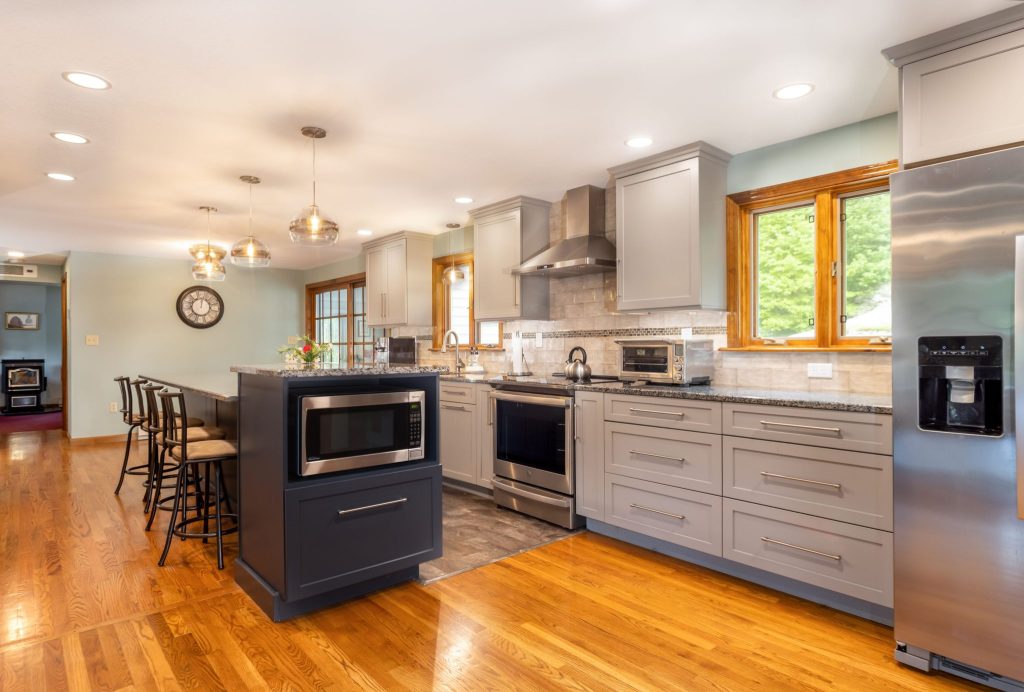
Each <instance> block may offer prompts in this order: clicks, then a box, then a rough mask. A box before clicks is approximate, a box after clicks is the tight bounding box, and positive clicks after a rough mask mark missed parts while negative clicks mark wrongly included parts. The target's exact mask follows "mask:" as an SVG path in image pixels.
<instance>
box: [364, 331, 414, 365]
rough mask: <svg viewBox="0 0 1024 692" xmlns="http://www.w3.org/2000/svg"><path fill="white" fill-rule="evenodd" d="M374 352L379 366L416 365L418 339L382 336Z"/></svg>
mask: <svg viewBox="0 0 1024 692" xmlns="http://www.w3.org/2000/svg"><path fill="white" fill-rule="evenodd" d="M373 350H374V351H375V352H376V362H377V364H378V365H416V364H417V363H416V337H414V336H382V337H380V338H379V339H377V344H376V346H374V348H373Z"/></svg>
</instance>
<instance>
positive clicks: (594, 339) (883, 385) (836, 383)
mask: <svg viewBox="0 0 1024 692" xmlns="http://www.w3.org/2000/svg"><path fill="white" fill-rule="evenodd" d="M608 192H609V193H610V194H607V195H606V214H605V216H606V229H607V230H606V234H605V235H606V236H607V237H608V239H609V240H611V241H612V242H615V230H614V229H615V206H614V205H615V195H614V188H610V189H609V191H608ZM563 228H564V218H563V215H562V205H561V203H558V202H556V203H554V204H552V207H551V238H552V240H556V239H558V238H561V237H562V229H563ZM550 281H551V313H550V314H551V319H550V320H545V321H536V320H521V321H511V322H506V323H505V332H506V335H508V334H511V333H514V332H516V331H519V332H521V333H522V335H523V341H524V347H523V352H524V355H525V357H526V360H527V364H528V365H529V367H530V370H532V371H533V372H534V373H535V374H538V375H541V374H544V375H549V374H551V373H553V372H556V371H557V372H561V370H562V367H563V365H564V363H565V359H566V356H567V355H568V353H569V350H570V349H571V348H573V347H574V346H582V347H583V348H584V349H585V350H586V352H587V363H588V364H589V365H590V367H591V369H592V370H593V372H594V373H595V374H601V375H605V374H608V375H614V374H616V373H617V372H618V357H619V348H618V345H617V344H616V343H615V339H616V338H622V337H624V336H626V337H629V336H666V337H675V338H678V337H679V336H680V335H681V331H680V330H682V329H683V328H691V329H692V330H693V333H694V335H701V336H705V335H706V336H711V337H712V338H713V339H714V341H715V347H716V348H720V347H723V346H725V345H726V313H725V312H724V311H712V310H658V311H652V312H650V313H644V314H632V313H630V314H626V313H619V312H618V311H617V310H616V305H615V303H616V301H615V291H616V287H615V273H614V272H605V273H602V274H585V275H582V276H574V277H565V278H552V279H550ZM394 333H395V335H396V336H417V337H420V343H419V347H418V348H419V354H418V355H419V360H420V362H421V363H425V364H434V363H440V364H450V363H451V360H452V354H451V353H438V352H434V351H431V350H430V346H431V329H430V327H426V328H419V329H416V328H396V329H395V330H394ZM537 334H540V335H541V341H540V344H539V345H538V342H537V340H536V338H535V335H537ZM511 355H512V353H511V348H509V347H508V341H507V338H506V350H505V351H482V352H481V354H480V363H481V364H482V365H483V366H484V368H486V370H487V372H488V373H501V372H507V371H509V370H511ZM463 360H465V357H464V358H463ZM809 363H828V364H830V365H831V366H832V377H831V378H823V379H818V378H809V377H807V365H808V364H809ZM891 363H892V359H891V356H890V355H889V354H888V353H835V352H819V353H813V352H812V353H793V352H778V353H764V352H758V353H744V352H736V351H716V353H715V375H714V383H715V384H719V385H727V386H738V387H756V388H760V389H763V388H770V389H785V390H803V391H840V392H851V393H858V394H888V393H890V391H891V386H892V385H891V379H892V366H891Z"/></svg>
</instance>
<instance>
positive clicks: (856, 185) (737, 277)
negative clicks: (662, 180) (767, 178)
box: [725, 160, 898, 351]
mask: <svg viewBox="0 0 1024 692" xmlns="http://www.w3.org/2000/svg"><path fill="white" fill-rule="evenodd" d="M897 168H898V162H897V161H895V160H892V161H886V162H884V163H878V164H872V165H869V166H861V167H858V168H851V169H848V170H844V171H839V172H836V173H829V174H826V175H820V176H815V177H813V178H805V179H803V180H796V181H793V182H789V183H782V184H780V185H772V186H768V187H763V188H759V189H757V190H750V191H748V192H740V193H735V194H732V195H729V196H727V197H726V203H725V204H726V255H727V271H726V282H727V298H728V310H729V313H728V334H729V341H728V344H729V345H728V347H727V348H726V349H725V350H732V351H891V350H892V345H891V344H889V343H872V339H869V338H854V337H842V336H840V333H839V315H840V312H839V310H840V308H839V298H840V295H841V290H842V289H841V287H840V286H839V277H837V276H834V272H833V271H832V266H833V262H841V261H842V257H841V254H840V253H841V251H842V247H841V243H840V238H839V234H840V225H839V224H840V221H839V213H840V205H841V200H842V198H843V197H844V196H848V195H849V194H850V193H854V192H867V191H869V190H874V189H879V190H882V189H887V188H888V182H889V175H890V174H891V173H893V172H895V171H896V170H897ZM801 202H805V203H813V206H814V217H815V260H814V261H815V291H814V303H815V307H814V313H815V314H814V321H815V325H818V326H817V327H816V328H815V336H814V337H813V338H809V339H788V340H787V341H786V343H785V344H784V345H772V344H768V343H765V341H764V340H763V339H760V338H757V336H756V335H755V334H754V310H755V306H754V288H755V287H754V270H753V267H754V255H755V248H754V247H753V242H754V238H753V228H752V225H753V219H754V214H755V213H757V212H761V211H765V210H768V209H772V208H778V207H785V206H790V205H797V204H799V203H801Z"/></svg>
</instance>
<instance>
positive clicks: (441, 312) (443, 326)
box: [431, 252, 504, 351]
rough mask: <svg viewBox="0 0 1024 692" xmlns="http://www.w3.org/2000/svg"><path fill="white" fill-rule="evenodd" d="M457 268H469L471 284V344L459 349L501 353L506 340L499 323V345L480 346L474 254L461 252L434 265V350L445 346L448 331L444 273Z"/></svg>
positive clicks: (439, 258)
mask: <svg viewBox="0 0 1024 692" xmlns="http://www.w3.org/2000/svg"><path fill="white" fill-rule="evenodd" d="M453 262H454V264H455V265H456V266H465V265H468V266H469V275H468V276H467V277H466V280H467V281H469V282H470V284H469V325H470V330H469V331H470V343H468V344H459V347H460V348H461V347H463V346H465V347H466V348H476V349H477V350H481V351H486V350H492V351H500V350H502V349H503V348H504V338H503V336H502V332H503V330H504V325H503V324H502V323H501V322H499V323H498V325H499V327H498V343H497V344H487V345H483V346H481V345H478V344H477V337H478V335H479V325H478V324H477V323H476V315H475V314H474V311H473V303H474V297H473V293H474V290H473V289H474V286H475V283H476V272H475V271H474V266H473V253H472V252H459V253H455V254H452V255H446V256H445V257H435V258H434V264H433V273H432V278H431V285H432V286H433V300H432V303H433V309H432V316H433V319H432V322H433V344H432V349H433V350H435V351H436V350H440V349H441V348H442V347H443V346H444V344H442V343H441V341H442V339H443V338H444V334H445V332H446V331H448V328H449V324H448V311H447V309H446V306H447V302H448V301H447V285H446V284H445V282H444V271H445V269H448V268H449V267H451V266H452V263H453Z"/></svg>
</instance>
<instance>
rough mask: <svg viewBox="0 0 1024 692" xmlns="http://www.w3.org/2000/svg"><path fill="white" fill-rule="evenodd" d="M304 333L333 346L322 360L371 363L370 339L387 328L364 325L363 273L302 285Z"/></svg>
mask: <svg viewBox="0 0 1024 692" xmlns="http://www.w3.org/2000/svg"><path fill="white" fill-rule="evenodd" d="M306 333H307V334H308V335H309V336H311V337H313V339H314V340H316V341H317V342H320V343H324V342H327V343H330V344H331V345H332V346H333V348H332V349H331V351H330V353H329V354H328V356H327V357H325V358H324V362H325V363H329V364H331V365H337V366H340V367H353V366H355V365H362V364H370V363H373V354H374V351H373V346H374V342H375V341H376V340H377V339H378V338H380V337H382V336H385V335H386V334H387V331H386V330H385V329H384V328H381V327H370V326H368V325H367V324H366V275H365V274H355V275H353V276H346V277H344V278H340V279H331V280H330V281H321V282H320V283H315V284H309V285H308V286H306Z"/></svg>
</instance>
